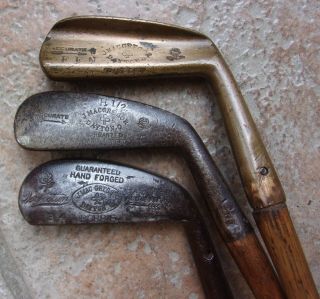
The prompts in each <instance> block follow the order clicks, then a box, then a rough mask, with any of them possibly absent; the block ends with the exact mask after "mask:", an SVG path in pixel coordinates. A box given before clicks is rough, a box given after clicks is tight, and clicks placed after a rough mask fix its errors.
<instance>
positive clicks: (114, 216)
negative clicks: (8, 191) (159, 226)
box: [19, 160, 198, 225]
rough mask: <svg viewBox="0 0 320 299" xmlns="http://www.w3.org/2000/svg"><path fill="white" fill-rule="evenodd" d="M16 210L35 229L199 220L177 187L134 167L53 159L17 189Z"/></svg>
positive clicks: (32, 173) (185, 194)
mask: <svg viewBox="0 0 320 299" xmlns="http://www.w3.org/2000/svg"><path fill="white" fill-rule="evenodd" d="M19 208H20V211H21V213H22V215H23V217H24V218H25V219H26V220H27V221H28V222H29V223H30V224H34V225H39V224H41V225H46V224H48V225H55V224H89V223H119V222H121V223H122V222H148V221H160V220H172V221H191V220H194V219H195V217H198V215H197V213H196V211H195V208H194V204H193V202H192V198H191V196H190V195H189V193H188V192H187V191H186V190H185V189H183V188H182V187H181V186H179V185H178V184H176V183H174V182H172V181H170V180H168V179H166V178H163V177H160V176H156V175H154V174H151V173H149V172H146V171H142V170H138V169H135V168H132V167H126V166H122V165H118V164H113V163H105V162H97V161H85V160H57V161H51V162H48V163H45V164H43V165H41V166H39V167H37V168H35V169H34V170H33V171H32V172H31V173H30V174H29V175H28V176H27V177H26V179H25V180H24V182H23V184H22V186H21V189H20V193H19ZM196 219H198V218H196Z"/></svg>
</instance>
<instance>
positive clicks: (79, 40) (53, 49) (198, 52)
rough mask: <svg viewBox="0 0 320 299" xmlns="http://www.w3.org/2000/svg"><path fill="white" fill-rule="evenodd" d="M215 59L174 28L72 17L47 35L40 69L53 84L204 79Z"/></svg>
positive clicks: (197, 39)
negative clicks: (189, 76)
mask: <svg viewBox="0 0 320 299" xmlns="http://www.w3.org/2000/svg"><path fill="white" fill-rule="evenodd" d="M215 55H216V48H215V47H214V45H213V44H212V42H211V40H210V39H208V38H207V37H206V36H205V35H203V34H200V33H198V32H195V31H191V30H187V29H183V28H180V27H177V26H173V25H166V24H160V23H154V22H149V21H139V20H130V19H119V18H110V17H97V16H90V17H73V18H68V19H64V20H62V21H59V22H58V23H56V24H55V25H54V27H53V28H52V29H51V31H50V32H49V33H48V35H47V37H46V39H45V41H44V43H43V45H42V48H41V51H40V64H41V66H42V68H43V70H44V72H45V73H46V74H47V75H48V76H49V77H50V78H53V79H58V80H59V79H61V80H62V79H72V78H88V77H92V78H103V77H132V76H133V77H143V76H156V75H164V74H168V75H174V74H190V73H203V72H204V66H205V65H206V64H207V62H208V61H209V60H210V59H212V57H214V56H215Z"/></svg>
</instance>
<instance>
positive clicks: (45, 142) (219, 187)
mask: <svg viewBox="0 0 320 299" xmlns="http://www.w3.org/2000/svg"><path fill="white" fill-rule="evenodd" d="M15 134H16V139H17V141H18V142H19V143H20V144H21V145H22V146H24V147H26V148H32V149H38V150H39V149H47V150H49V149H52V150H56V149H88V148H89V149H90V148H100V149H110V148H132V147H145V146H148V147H155V146H170V147H172V146H173V147H179V149H180V150H181V152H182V153H183V154H184V155H185V157H186V158H187V161H188V163H189V166H190V169H191V172H192V174H193V177H194V179H195V182H196V184H197V186H198V188H199V191H200V192H201V193H202V197H203V199H205V200H206V201H204V202H202V203H201V206H202V209H206V208H208V211H210V213H211V215H210V217H208V216H207V215H206V216H205V217H207V219H208V220H207V221H206V222H207V223H208V222H209V221H210V220H209V219H214V221H215V223H216V225H217V228H218V230H219V232H220V234H221V236H222V238H223V239H224V241H225V242H226V245H227V247H228V249H229V251H230V252H231V254H232V255H233V257H234V258H235V260H236V262H237V264H238V266H239V268H240V270H241V272H242V273H243V274H244V275H245V278H246V280H247V281H248V283H249V285H250V287H251V289H252V290H253V291H254V293H255V294H256V295H257V296H258V297H259V296H265V294H266V293H270V290H272V293H273V294H276V295H275V296H278V298H281V296H282V295H281V290H280V286H279V284H278V282H277V278H276V276H275V274H274V271H273V269H272V267H271V265H270V263H269V261H268V258H267V256H266V254H265V252H264V250H263V248H262V247H261V245H260V243H259V241H258V239H257V236H256V235H255V233H254V231H253V230H252V227H251V225H250V224H249V222H248V220H247V219H246V217H245V215H244V214H243V213H242V211H241V210H240V208H239V206H238V205H237V203H236V201H235V199H234V198H233V195H232V193H231V192H230V190H229V188H228V186H227V185H226V184H225V182H224V180H223V178H222V176H221V174H220V172H219V170H218V169H217V167H216V165H215V164H214V162H213V160H212V158H211V156H210V154H209V152H208V151H207V149H206V147H205V145H204V144H203V142H202V141H201V139H200V137H199V136H198V134H197V133H196V132H195V130H194V129H193V128H192V126H191V125H190V124H189V123H188V122H187V121H185V120H184V119H182V118H180V117H178V116H177V115H175V114H172V113H169V112H167V111H164V110H161V109H159V108H155V107H152V106H148V105H144V104H141V103H137V102H133V101H129V100H124V99H116V98H112V97H105V96H99V95H92V94H77V93H63V92H51V93H42V94H38V95H34V96H32V97H30V98H28V99H27V100H26V101H25V102H24V103H23V104H22V105H21V106H20V108H19V110H18V112H17V114H16V118H15ZM199 206H200V205H199ZM209 229H210V227H209ZM244 253H245V254H244ZM244 261H245V262H244ZM257 261H259V264H260V266H259V267H257ZM258 268H259V270H258ZM260 269H263V271H261V270H260ZM253 273H254V275H253ZM256 279H259V281H265V282H266V284H268V288H265V289H261V288H260V287H259V284H257V283H256Z"/></svg>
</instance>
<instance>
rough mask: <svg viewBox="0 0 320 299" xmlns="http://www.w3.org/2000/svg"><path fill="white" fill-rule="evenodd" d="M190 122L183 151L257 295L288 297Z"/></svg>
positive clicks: (260, 298)
mask: <svg viewBox="0 0 320 299" xmlns="http://www.w3.org/2000/svg"><path fill="white" fill-rule="evenodd" d="M191 128H192V127H191V126H190V124H188V123H186V122H184V123H181V125H179V129H180V130H181V131H183V130H185V132H189V134H188V135H186V136H187V137H188V138H184V139H183V140H184V142H185V143H184V145H183V146H181V151H182V152H183V153H184V155H185V156H186V157H187V159H186V160H187V161H188V165H189V167H190V170H191V172H192V174H193V177H194V180H195V183H196V185H197V187H198V189H199V191H200V192H201V194H202V197H203V198H204V199H206V201H205V202H204V203H203V205H204V206H206V207H207V208H208V211H210V213H211V217H212V219H213V220H214V222H215V224H216V226H217V228H218V230H219V232H220V235H221V237H222V238H223V240H224V242H225V243H226V245H227V247H228V249H229V250H230V253H231V254H232V256H233V257H234V260H235V262H236V264H237V265H238V267H239V269H240V271H241V273H242V274H243V276H244V278H245V279H246V281H247V282H248V285H249V286H250V288H251V290H252V292H253V293H254V295H255V296H256V298H257V299H264V298H266V299H269V298H270V299H271V298H272V299H275V298H285V297H284V295H283V292H282V290H281V287H280V284H279V281H278V279H277V276H276V274H275V272H274V270H273V267H272V265H271V263H270V261H269V260H268V258H267V256H266V253H265V251H264V250H263V248H262V246H261V244H260V243H259V241H258V238H257V236H256V235H255V233H254V230H253V228H252V226H251V224H250V222H249V221H248V219H247V218H246V216H245V215H244V213H243V212H242V211H241V209H240V207H239V206H238V204H237V201H236V199H235V198H234V196H233V194H232V193H231V191H230V189H229V187H228V185H227V184H226V182H225V180H224V179H223V177H222V175H221V173H220V171H219V169H218V168H217V166H216V165H215V163H214V161H213V160H212V158H211V156H210V153H209V152H208V150H207V149H206V147H205V145H204V144H203V142H202V140H201V138H200V137H199V135H198V134H197V133H196V132H195V131H194V134H190V131H191Z"/></svg>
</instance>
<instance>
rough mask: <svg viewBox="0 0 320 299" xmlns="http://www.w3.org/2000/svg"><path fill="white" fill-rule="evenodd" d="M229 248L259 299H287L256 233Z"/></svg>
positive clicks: (234, 242)
mask: <svg viewBox="0 0 320 299" xmlns="http://www.w3.org/2000/svg"><path fill="white" fill-rule="evenodd" d="M227 246H228V248H229V250H230V252H231V254H232V256H233V258H234V259H235V260H236V261H237V264H238V267H239V269H240V271H241V272H242V274H243V275H244V277H246V280H247V282H248V284H249V286H250V288H251V290H252V292H253V294H254V295H255V297H256V298H257V299H262V298H264V299H275V298H285V296H284V294H283V291H282V289H281V288H280V286H279V284H278V281H277V278H276V276H275V275H274V272H273V269H272V268H271V267H270V263H269V260H268V258H267V257H266V255H265V254H264V251H263V249H262V247H261V245H260V243H259V241H258V239H257V237H256V235H255V234H254V233H251V234H248V235H246V236H245V237H244V238H243V239H240V240H236V241H233V242H229V243H227ZM262 273H263V274H262Z"/></svg>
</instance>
